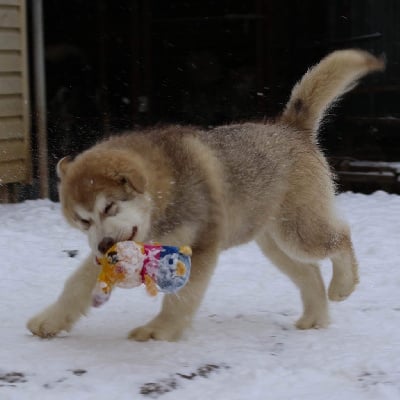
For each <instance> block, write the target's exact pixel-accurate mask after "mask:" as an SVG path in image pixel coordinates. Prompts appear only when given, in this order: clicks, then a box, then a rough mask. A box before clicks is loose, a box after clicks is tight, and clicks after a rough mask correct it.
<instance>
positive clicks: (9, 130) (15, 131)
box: [0, 117, 24, 143]
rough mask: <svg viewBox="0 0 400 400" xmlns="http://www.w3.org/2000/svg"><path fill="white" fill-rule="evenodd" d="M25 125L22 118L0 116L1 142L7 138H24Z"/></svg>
mask: <svg viewBox="0 0 400 400" xmlns="http://www.w3.org/2000/svg"><path fill="white" fill-rule="evenodd" d="M23 138H24V126H23V124H22V119H21V118H18V117H16V118H13V117H11V118H0V143H2V140H5V139H23Z"/></svg>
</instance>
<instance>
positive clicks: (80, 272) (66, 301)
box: [27, 256, 99, 338]
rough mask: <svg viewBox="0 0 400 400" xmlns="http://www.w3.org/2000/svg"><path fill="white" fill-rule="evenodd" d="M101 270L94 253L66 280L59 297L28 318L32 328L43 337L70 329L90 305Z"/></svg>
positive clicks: (35, 333)
mask: <svg viewBox="0 0 400 400" xmlns="http://www.w3.org/2000/svg"><path fill="white" fill-rule="evenodd" d="M98 273H99V270H98V268H96V266H95V265H93V256H91V257H88V258H87V259H86V261H85V262H84V263H83V264H82V265H81V266H80V267H79V268H78V269H77V270H76V271H75V272H74V273H73V274H72V275H71V276H70V277H69V279H68V280H67V281H66V283H65V286H64V290H63V292H62V293H61V295H60V297H59V298H58V300H57V301H56V302H55V303H53V304H51V305H50V306H48V307H47V308H46V309H45V310H43V311H42V312H41V313H39V314H38V315H36V316H34V317H33V318H31V319H30V320H29V321H28V323H27V327H28V329H29V330H30V331H31V332H32V333H33V334H34V335H37V336H40V337H43V338H49V337H53V336H55V335H56V334H57V333H59V332H61V331H69V330H70V329H71V327H72V325H73V324H74V323H75V322H76V321H77V320H78V319H79V318H80V317H81V316H82V315H83V314H85V313H86V311H87V310H88V308H89V307H90V305H91V301H92V296H91V294H92V290H93V288H94V285H95V283H96V280H97V275H98Z"/></svg>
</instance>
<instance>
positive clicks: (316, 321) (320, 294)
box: [257, 233, 329, 329]
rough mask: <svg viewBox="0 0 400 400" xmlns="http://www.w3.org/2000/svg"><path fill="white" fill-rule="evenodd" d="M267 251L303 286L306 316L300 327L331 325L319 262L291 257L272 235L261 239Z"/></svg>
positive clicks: (304, 313)
mask: <svg viewBox="0 0 400 400" xmlns="http://www.w3.org/2000/svg"><path fill="white" fill-rule="evenodd" d="M257 243H258V245H259V246H260V248H261V250H262V251H263V253H264V254H265V255H266V256H267V257H268V258H269V259H270V260H271V261H272V263H274V264H275V265H276V266H277V267H278V268H279V269H280V270H281V271H282V272H283V273H284V274H286V275H287V276H288V277H289V278H290V279H291V280H292V281H293V282H294V283H295V284H296V285H297V287H298V288H299V290H300V294H301V298H302V301H303V308H304V311H303V315H302V317H301V318H300V319H299V320H298V321H297V323H296V327H297V328H299V329H310V328H322V327H325V326H327V325H328V324H329V313H328V305H327V298H326V293H325V286H324V282H323V280H322V277H321V273H320V270H319V267H318V265H315V264H312V263H304V262H300V261H298V260H295V259H293V258H291V257H289V256H288V255H287V254H286V253H285V252H284V251H282V250H281V249H280V248H279V247H278V245H277V244H276V242H275V240H274V239H272V238H271V237H270V236H269V234H267V233H263V234H261V235H260V236H259V237H258V238H257Z"/></svg>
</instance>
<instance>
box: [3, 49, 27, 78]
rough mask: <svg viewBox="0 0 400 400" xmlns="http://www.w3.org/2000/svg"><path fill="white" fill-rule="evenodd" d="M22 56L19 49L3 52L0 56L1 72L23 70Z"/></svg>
mask: <svg viewBox="0 0 400 400" xmlns="http://www.w3.org/2000/svg"><path fill="white" fill-rule="evenodd" d="M21 70H22V57H21V53H20V52H19V51H16V52H8V53H6V52H2V53H1V57H0V73H1V72H21Z"/></svg>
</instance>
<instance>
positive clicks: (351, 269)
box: [328, 227, 359, 301]
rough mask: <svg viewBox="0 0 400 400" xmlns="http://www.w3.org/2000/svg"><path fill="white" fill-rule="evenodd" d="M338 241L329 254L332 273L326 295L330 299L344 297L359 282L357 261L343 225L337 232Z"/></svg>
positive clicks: (338, 299)
mask: <svg viewBox="0 0 400 400" xmlns="http://www.w3.org/2000/svg"><path fill="white" fill-rule="evenodd" d="M338 241H340V243H341V245H340V246H338V250H337V251H335V252H333V254H332V255H331V256H330V258H331V261H332V268H333V274H332V280H331V283H330V285H329V289H328V296H329V299H330V300H332V301H342V300H344V299H346V298H347V297H348V296H349V295H350V294H351V293H352V292H353V290H354V288H355V285H356V284H357V283H358V282H359V277H358V263H357V259H356V256H355V254H354V250H353V244H352V242H351V238H350V233H349V230H348V228H347V227H343V228H342V230H341V233H339V234H338Z"/></svg>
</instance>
